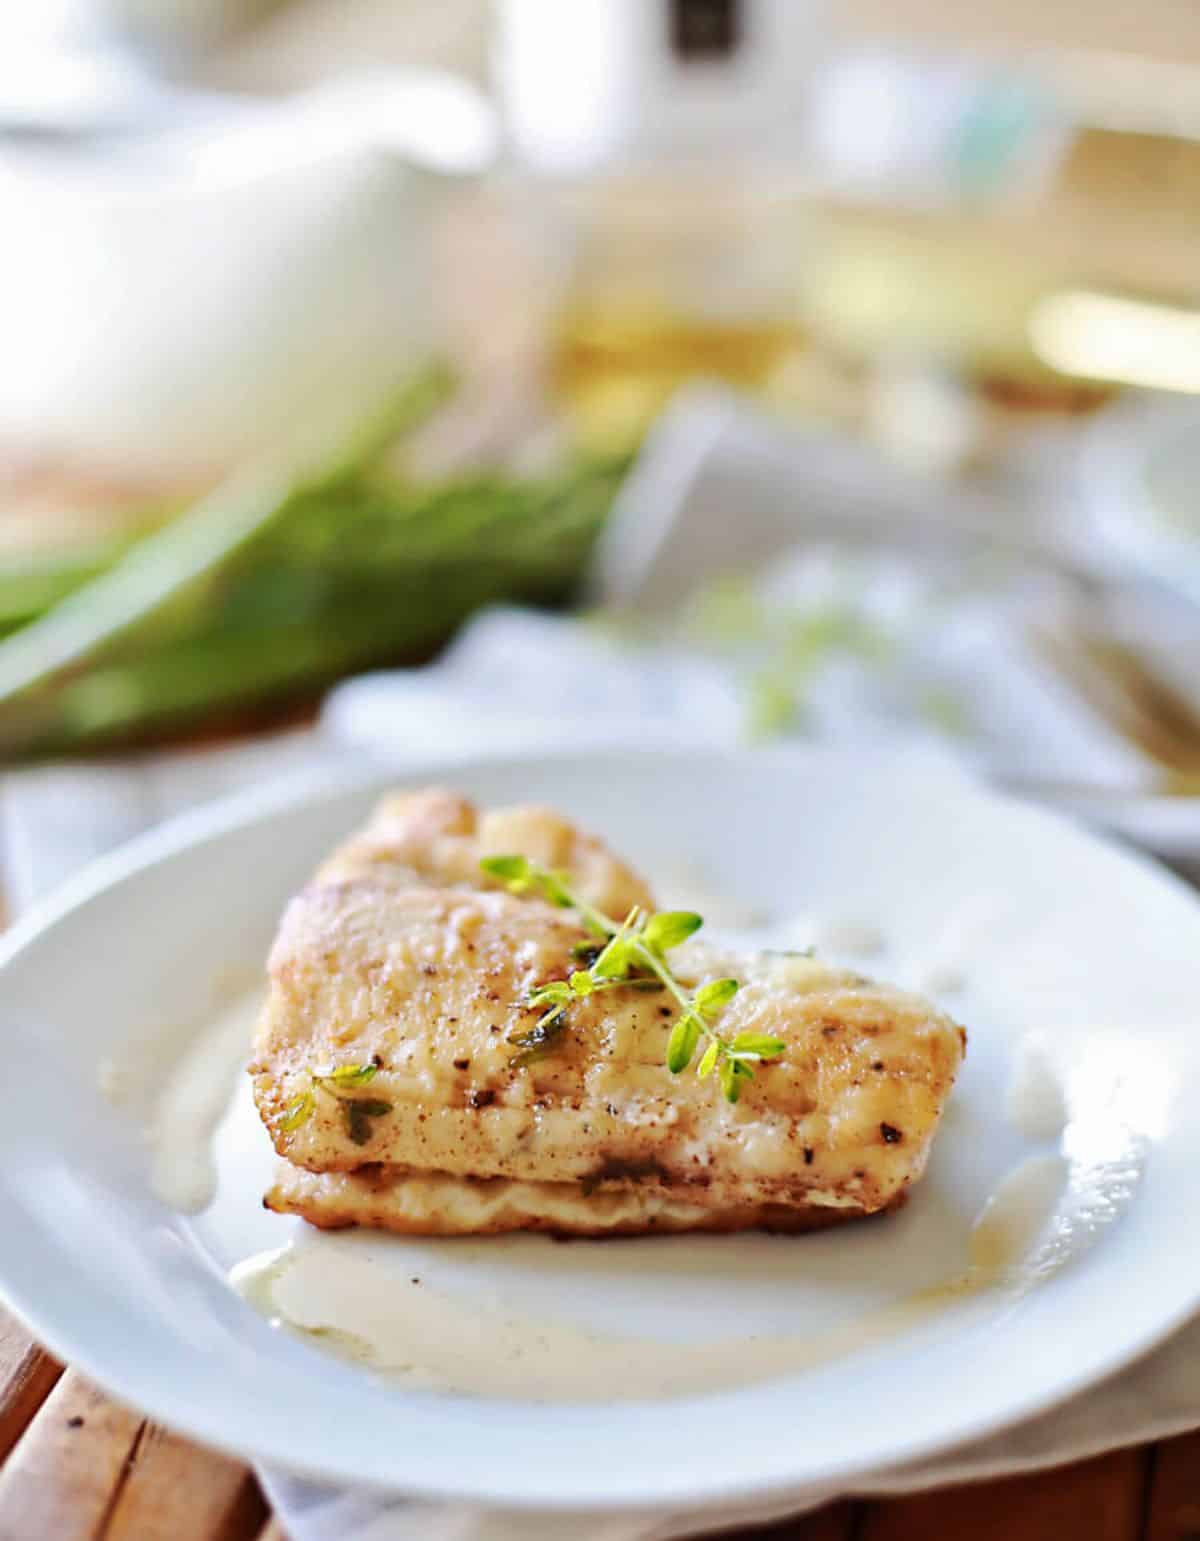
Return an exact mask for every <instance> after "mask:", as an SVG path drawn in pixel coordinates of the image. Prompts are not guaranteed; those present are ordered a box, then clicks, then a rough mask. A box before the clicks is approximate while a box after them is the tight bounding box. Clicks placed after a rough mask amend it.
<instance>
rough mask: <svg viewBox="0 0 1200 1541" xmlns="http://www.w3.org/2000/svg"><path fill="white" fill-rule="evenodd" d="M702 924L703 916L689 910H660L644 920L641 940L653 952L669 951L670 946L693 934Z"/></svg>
mask: <svg viewBox="0 0 1200 1541" xmlns="http://www.w3.org/2000/svg"><path fill="white" fill-rule="evenodd" d="M703 924H704V919H703V917H702V916H700V915H695V914H693V913H692V911H691V910H662V911H660V912H659V913H658V914H657V915H651V917H650V919H649V920H648V921H647V922H646V924H645V927H644V928H643V930H642V941H643V942H645V944H646V946H647V947H649V948H650V949H651V951H653V952H657V953H664V952H670V950H671V948H672V947H678V946H679V944H680V943H681V942H686V941H687V939H688V937H689V936H694V935H695V934H696V932H697V931H699V929H700V927H701V926H702V925H703Z"/></svg>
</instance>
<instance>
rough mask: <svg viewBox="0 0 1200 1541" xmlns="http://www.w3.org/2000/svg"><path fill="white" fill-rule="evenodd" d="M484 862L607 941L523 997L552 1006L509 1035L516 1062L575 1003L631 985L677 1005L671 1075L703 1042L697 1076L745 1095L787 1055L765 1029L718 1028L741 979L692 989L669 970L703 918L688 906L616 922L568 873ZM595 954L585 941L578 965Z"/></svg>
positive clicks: (511, 859) (636, 912) (506, 859)
mask: <svg viewBox="0 0 1200 1541" xmlns="http://www.w3.org/2000/svg"><path fill="white" fill-rule="evenodd" d="M479 865H480V867H481V868H482V869H483V871H484V872H486V873H487V874H488V876H489V877H493V878H496V879H498V880H499V881H500V882H502V883H503V884H504V886H505V887H506V888H507V889H508V890H509V892H510V893H514V894H530V893H533V894H538V895H540V896H541V897H542V898H543V899H546V900H548V901H549V902H550V903H551V904H554V905H557V906H558V907H559V908H560V909H570V910H574V911H575V913H576V914H577V915H578V916H579V919H580V922H581V924H582V925H583V927H584V929H585V930H586V931H587V932H589V934H590V935H591V937H593V938H594V939H597V940H598V941H600V942H601V943H602V944H603V945H602V946H601V947H600V950H599V952H597V953H595V956H594V958H593V961H592V962H591V963H590V964H589V965H588V966H586V967H582V968H577V969H574V970H573V971H572V972H571V973H570V974H569V975H568V977H567V978H566V979H554V980H550V981H549V982H548V983H546V984H544V985H540V986H539V987H538V988H537V989H536V990H534V991H533V992H532V993H531V994H530V995H529V996H528V997H527V998H526V1002H525V1004H526V1005H527V1006H530V1007H537V1006H547V1007H548V1008H549V1010H547V1011H546V1012H545V1013H544V1014H543V1015H542V1016H541V1017H539V1018H538V1020H537V1021H536V1022H535V1023H534V1024H533V1026H532V1027H529V1028H524V1029H522V1030H521V1031H520V1032H519V1033H515V1034H513V1035H512V1038H511V1039H510V1042H512V1043H515V1044H516V1045H517V1046H518V1048H519V1049H520V1054H519V1055H518V1063H520V1062H523V1061H526V1060H528V1059H530V1058H532V1057H535V1056H540V1055H541V1054H542V1053H543V1052H545V1050H546V1048H547V1046H548V1045H549V1044H551V1043H552V1042H553V1040H554V1039H555V1038H557V1037H558V1035H559V1034H560V1033H561V1032H562V1031H563V1029H564V1028H565V1027H566V1025H567V1018H566V1013H567V1008H568V1007H569V1006H571V1005H573V1004H574V1003H575V1002H576V1001H581V1000H586V999H587V998H588V997H589V996H591V995H595V994H597V993H598V992H600V991H603V990H612V989H616V988H618V987H623V988H629V987H630V986H634V987H638V988H646V987H647V986H648V987H650V988H658V989H662V990H665V991H666V992H667V993H668V994H669V995H670V996H671V997H672V999H673V1000H674V1002H675V1004H676V1006H677V1007H678V1009H679V1014H678V1016H677V1017H676V1018H675V1023H674V1026H673V1027H672V1029H671V1035H670V1037H669V1038H668V1040H667V1052H666V1064H667V1069H668V1070H670V1072H671V1074H672V1075H681V1074H682V1073H683V1072H684V1071H685V1070H686V1069H687V1068H688V1066H689V1065H690V1064H691V1063H692V1061H693V1059H694V1058H695V1056H696V1051H697V1049H699V1047H700V1044H701V1041H703V1042H704V1044H705V1049H704V1052H703V1054H702V1055H701V1058H700V1063H699V1065H698V1066H697V1074H698V1075H699V1076H701V1077H702V1078H703V1077H706V1076H710V1075H712V1074H713V1073H714V1071H715V1072H716V1075H717V1080H718V1082H719V1084H720V1087H721V1090H722V1092H724V1094H725V1097H726V1099H727V1100H728V1101H729V1102H736V1101H737V1100H738V1098H739V1097H740V1096H741V1094H742V1088H743V1087H744V1085H745V1083H746V1082H747V1081H749V1080H751V1079H752V1078H753V1076H754V1069H753V1067H754V1066H755V1065H757V1064H760V1063H762V1062H763V1061H766V1060H772V1059H777V1058H778V1057H779V1055H780V1054H782V1053H783V1051H784V1049H785V1048H786V1044H784V1043H783V1041H782V1040H781V1039H779V1038H771V1037H768V1036H767V1035H766V1034H764V1033H739V1034H737V1036H736V1037H734V1038H727V1037H724V1036H723V1035H722V1034H721V1033H719V1032H718V1031H717V1029H716V1026H715V1023H716V1021H717V1019H718V1018H719V1016H720V1015H721V1013H722V1012H723V1011H724V1009H725V1007H726V1006H728V1004H729V1002H730V1001H731V1000H732V999H733V997H734V996H735V995H736V994H737V992H738V989H739V985H738V981H737V980H736V979H710V980H709V981H707V982H706V983H705V984H702V985H701V986H700V987H699V988H698V989H696V990H694V991H690V990H688V989H687V988H686V986H684V985H683V984H682V983H681V982H680V980H679V979H678V978H676V976H675V974H674V973H673V972H672V970H671V966H670V964H669V963H668V962H667V956H666V955H667V953H668V952H670V951H671V950H672V949H673V948H676V947H678V946H679V945H680V944H681V943H683V942H686V941H687V939H688V938H689V937H691V936H694V935H695V934H696V932H697V931H699V929H700V927H701V926H702V925H703V924H704V921H703V918H702V917H701V916H699V915H697V914H695V913H693V912H692V911H691V910H660V911H657V912H654V913H651V914H645V913H643V912H642V910H641V909H640V908H639V907H638V906H636V905H635V906H634V908H633V909H632V910H630V912H629V914H628V915H626V917H625V919H624V920H622V921H620V922H618V921H615V920H613V919H612V918H611V917H610V916H608V915H605V914H604V913H603V912H602V911H600V910H598V909H596V908H595V906H594V905H591V904H589V903H588V902H587V900H586V899H582V898H580V896H579V895H578V894H576V893H575V892H574V890H573V889H572V888H571V886H570V879H569V877H566V876H564V875H563V874H562V873H558V872H551V871H549V870H548V869H547V868H545V867H540V866H538V865H537V863H536V862H532V861H530V860H529V858H528V857H526V856H520V855H506V856H485V857H484V858H483V860H482V861H481V862H480V864H479ZM592 951H594V949H591V948H590V947H587V948H585V945H584V944H582V943H581V944H578V945H577V946H576V947H575V948H574V949H573V950H572V952H573V956H574V957H576V958H577V959H578V960H579V961H581V962H583V961H584V960H585V959H586V957H587V956H588V955H589V953H590V952H592Z"/></svg>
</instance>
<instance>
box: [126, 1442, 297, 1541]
mask: <svg viewBox="0 0 1200 1541" xmlns="http://www.w3.org/2000/svg"><path fill="white" fill-rule="evenodd" d="M266 1519H267V1506H266V1503H265V1501H264V1499H263V1496H262V1493H261V1492H260V1491H259V1487H258V1483H257V1482H256V1481H255V1480H254V1474H253V1473H252V1472H251V1471H250V1469H249V1467H248V1466H245V1465H243V1464H242V1462H240V1461H235V1460H233V1459H231V1458H230V1457H229V1456H225V1455H218V1454H217V1453H216V1452H215V1451H212V1450H206V1449H203V1448H202V1447H201V1446H199V1445H194V1444H192V1443H191V1442H190V1441H188V1440H186V1439H182V1438H180V1436H179V1435H177V1434H172V1433H170V1432H169V1431H168V1430H167V1429H164V1428H162V1427H161V1426H160V1425H159V1424H155V1423H151V1424H147V1426H146V1429H145V1431H144V1433H143V1436H142V1438H141V1439H140V1440H139V1442H138V1445H137V1448H136V1452H135V1456H134V1459H133V1460H132V1461H131V1462H130V1466H129V1470H128V1472H127V1474H126V1477H125V1480H124V1482H123V1483H122V1484H121V1486H120V1489H119V1491H118V1493H117V1497H116V1502H115V1503H114V1504H113V1505H112V1508H111V1510H110V1511H109V1514H108V1517H107V1520H106V1523H105V1525H104V1528H103V1530H102V1531H100V1532H98V1535H97V1541H147V1538H149V1537H152V1536H163V1537H170V1541H253V1538H254V1537H256V1536H257V1535H258V1533H259V1531H260V1530H261V1529H262V1526H263V1524H264V1522H265V1521H266Z"/></svg>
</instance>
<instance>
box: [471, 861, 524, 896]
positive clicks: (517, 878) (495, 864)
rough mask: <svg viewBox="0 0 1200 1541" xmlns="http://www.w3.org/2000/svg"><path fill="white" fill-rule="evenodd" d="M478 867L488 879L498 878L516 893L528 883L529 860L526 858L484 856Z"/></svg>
mask: <svg viewBox="0 0 1200 1541" xmlns="http://www.w3.org/2000/svg"><path fill="white" fill-rule="evenodd" d="M479 865H480V868H481V869H482V870H483V871H484V872H486V873H487V875H488V876H489V877H493V878H499V879H500V881H501V882H502V883H505V884H507V886H508V887H509V888H513V889H514V891H516V892H522V891H523V890H524V889H525V888H526V887H527V886H528V884H529V882H530V865H529V858H528V857H526V856H485V857H483V858H482V859H481V861H480V863H479Z"/></svg>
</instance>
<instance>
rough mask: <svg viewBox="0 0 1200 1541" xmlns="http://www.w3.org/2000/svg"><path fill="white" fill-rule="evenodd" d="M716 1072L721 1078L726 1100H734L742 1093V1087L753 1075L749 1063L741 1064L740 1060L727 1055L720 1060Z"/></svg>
mask: <svg viewBox="0 0 1200 1541" xmlns="http://www.w3.org/2000/svg"><path fill="white" fill-rule="evenodd" d="M718 1073H719V1075H720V1079H721V1090H722V1091H723V1092H724V1093H725V1100H726V1101H727V1102H736V1101H737V1100H738V1098H739V1097H740V1096H741V1095H742V1087H743V1086H744V1085H745V1083H746V1082H747V1081H749V1080H752V1079H753V1076H754V1072H753V1071H752V1070H751V1069H750V1067H749V1065H743V1064H742V1063H741V1062H740V1061H738V1060H736V1059H730V1058H729V1057H728V1056H725V1057H724V1058H723V1059H722V1060H721V1068H720V1071H719V1072H718Z"/></svg>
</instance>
